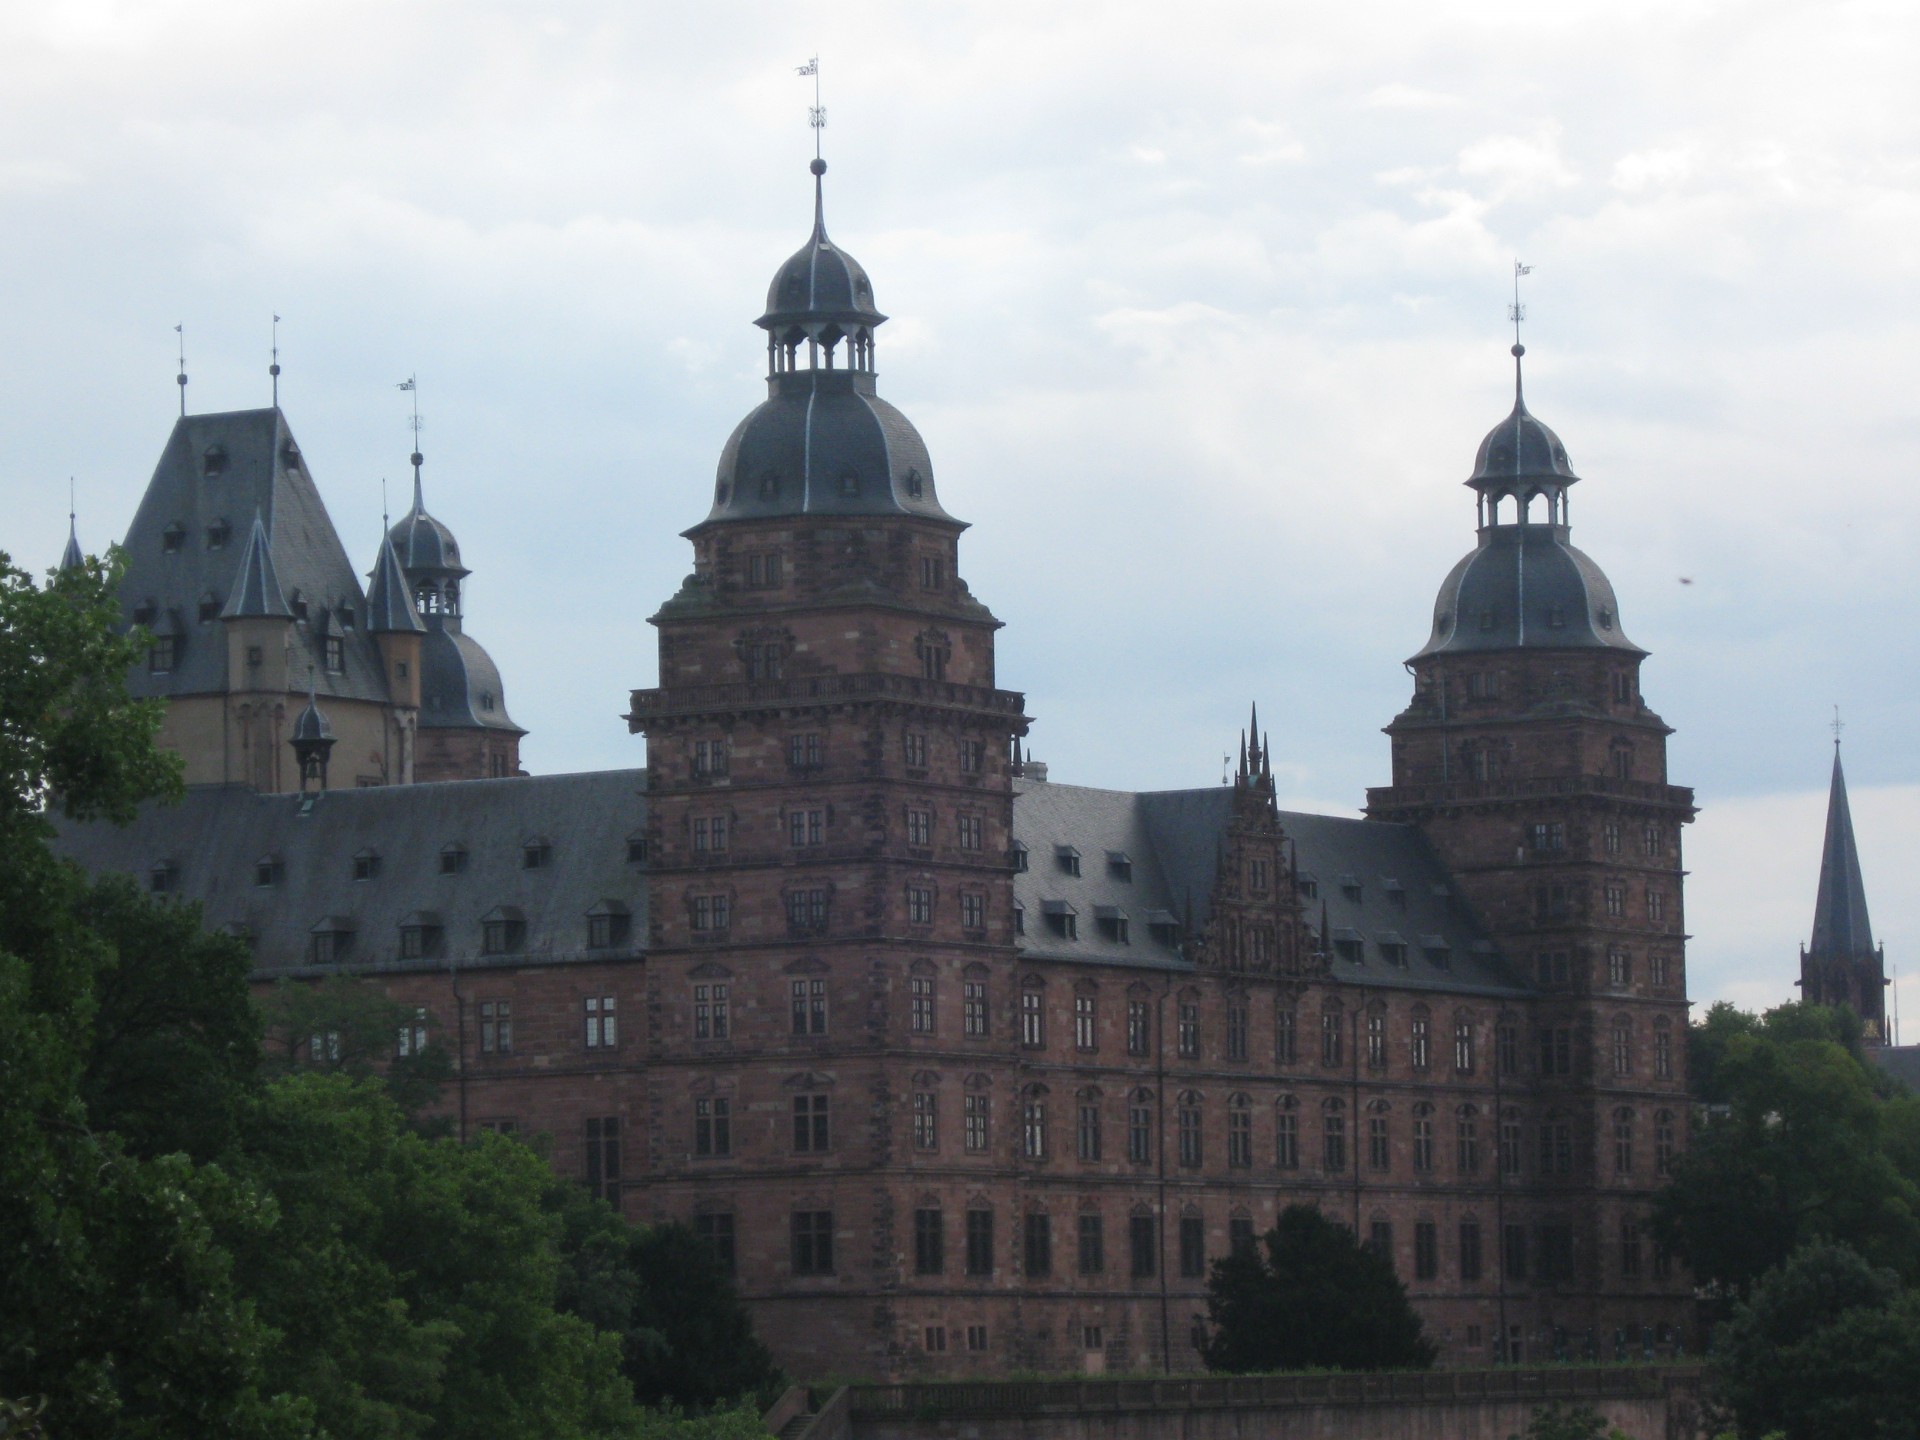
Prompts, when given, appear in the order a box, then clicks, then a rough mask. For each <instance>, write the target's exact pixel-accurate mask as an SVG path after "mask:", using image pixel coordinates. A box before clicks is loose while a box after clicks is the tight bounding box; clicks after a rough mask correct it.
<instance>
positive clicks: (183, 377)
mask: <svg viewBox="0 0 1920 1440" xmlns="http://www.w3.org/2000/svg"><path fill="white" fill-rule="evenodd" d="M173 333H174V334H176V335H178V336H179V337H180V374H179V375H178V376H177V377H176V379H177V380H178V383H179V385H180V415H181V418H182V419H184V418H185V417H186V413H187V327H186V324H185V322H184V321H183V322H182V323H181V324H178V325H176V326H174V327H173Z"/></svg>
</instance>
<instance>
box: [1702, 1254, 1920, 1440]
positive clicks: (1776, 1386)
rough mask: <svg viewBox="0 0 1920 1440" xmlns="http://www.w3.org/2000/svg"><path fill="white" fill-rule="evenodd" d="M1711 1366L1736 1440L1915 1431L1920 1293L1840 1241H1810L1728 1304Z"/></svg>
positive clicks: (1919, 1406) (1814, 1439) (1824, 1439)
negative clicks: (1730, 1310)
mask: <svg viewBox="0 0 1920 1440" xmlns="http://www.w3.org/2000/svg"><path fill="white" fill-rule="evenodd" d="M1711 1366H1712V1378H1713V1383H1714V1390H1715V1393H1716V1395H1717V1397H1718V1398H1719V1399H1720V1401H1721V1402H1722V1403H1723V1404H1724V1405H1726V1406H1727V1408H1728V1409H1730V1410H1731V1411H1732V1412H1733V1415H1734V1418H1735V1420H1736V1421H1737V1422H1738V1432H1739V1434H1740V1435H1741V1436H1742V1437H1745V1440H1753V1437H1757V1436H1762V1435H1765V1434H1766V1433H1767V1432H1768V1431H1774V1430H1778V1431H1782V1432H1784V1433H1785V1434H1787V1435H1789V1436H1791V1437H1793V1440H1858V1437H1861V1436H1868V1435H1876V1436H1914V1435H1920V1295H1916V1294H1915V1292H1913V1291H1911V1290H1905V1289H1903V1288H1902V1287H1901V1284H1900V1279H1899V1277H1898V1276H1897V1275H1895V1274H1894V1273H1893V1272H1892V1271H1891V1270H1886V1269H1879V1268H1876V1267H1874V1266H1872V1265H1870V1264H1869V1263H1868V1262H1867V1261H1866V1260H1865V1259H1863V1258H1862V1257H1861V1256H1860V1255H1859V1254H1858V1253H1856V1252H1855V1251H1853V1250H1851V1249H1849V1248H1848V1247H1846V1246H1844V1245H1838V1244H1834V1243H1832V1242H1830V1241H1814V1242H1812V1243H1810V1244H1808V1245H1806V1246H1804V1247H1802V1248H1801V1249H1800V1250H1799V1251H1797V1252H1796V1253H1795V1254H1794V1255H1793V1256H1792V1257H1791V1258H1790V1259H1789V1260H1788V1261H1787V1263H1786V1264H1785V1265H1783V1266H1781V1267H1780V1268H1779V1269H1777V1270H1774V1271H1772V1272H1770V1273H1769V1274H1768V1275H1767V1276H1766V1277H1765V1278H1764V1279H1762V1280H1761V1281H1760V1282H1759V1283H1758V1284H1757V1285H1755V1286H1754V1288H1753V1293H1752V1295H1751V1297H1750V1298H1749V1299H1748V1300H1747V1301H1746V1303H1744V1304H1742V1305H1740V1306H1739V1307H1737V1308H1736V1309H1735V1311H1734V1314H1733V1317H1732V1319H1730V1320H1729V1321H1728V1322H1727V1323H1726V1324H1725V1325H1723V1326H1722V1327H1721V1329H1720V1333H1719V1335H1718V1337H1717V1342H1716V1345H1715V1348H1714V1354H1713V1358H1712V1361H1711Z"/></svg>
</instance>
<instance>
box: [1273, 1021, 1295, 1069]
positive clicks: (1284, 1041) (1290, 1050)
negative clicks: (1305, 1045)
mask: <svg viewBox="0 0 1920 1440" xmlns="http://www.w3.org/2000/svg"><path fill="white" fill-rule="evenodd" d="M1294 1019H1295V1017H1294V1012H1293V1011H1292V1009H1291V1008H1288V1009H1282V1010H1275V1011H1274V1012H1273V1060H1274V1063H1275V1064H1276V1065H1297V1064H1298V1063H1299V1061H1300V1046H1299V1041H1298V1032H1297V1030H1296V1029H1295V1026H1294Z"/></svg>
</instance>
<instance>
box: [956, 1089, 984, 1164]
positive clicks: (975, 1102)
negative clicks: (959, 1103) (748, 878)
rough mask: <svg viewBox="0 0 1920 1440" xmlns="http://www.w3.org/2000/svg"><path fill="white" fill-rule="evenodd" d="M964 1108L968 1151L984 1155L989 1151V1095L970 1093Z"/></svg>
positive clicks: (970, 1153) (971, 1153) (972, 1153)
mask: <svg viewBox="0 0 1920 1440" xmlns="http://www.w3.org/2000/svg"><path fill="white" fill-rule="evenodd" d="M962 1108H963V1111H964V1115H965V1119H966V1132H967V1133H966V1142H967V1153H968V1154H969V1155H984V1154H986V1153H987V1113H988V1100H987V1097H986V1096H985V1095H969V1096H967V1097H966V1100H965V1102H964V1105H963V1107H962Z"/></svg>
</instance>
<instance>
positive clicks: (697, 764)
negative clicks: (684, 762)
mask: <svg viewBox="0 0 1920 1440" xmlns="http://www.w3.org/2000/svg"><path fill="white" fill-rule="evenodd" d="M726 773H727V742H726V741H725V740H696V741H694V742H693V776H694V779H696V780H715V779H718V778H720V777H721V776H723V775H725V774H726Z"/></svg>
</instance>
